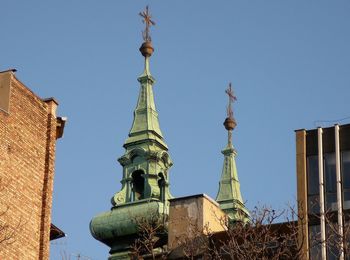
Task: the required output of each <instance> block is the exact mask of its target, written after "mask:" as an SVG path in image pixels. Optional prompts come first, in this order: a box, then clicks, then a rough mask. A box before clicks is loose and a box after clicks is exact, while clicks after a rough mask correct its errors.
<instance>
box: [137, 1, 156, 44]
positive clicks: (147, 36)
mask: <svg viewBox="0 0 350 260" xmlns="http://www.w3.org/2000/svg"><path fill="white" fill-rule="evenodd" d="M139 15H140V16H141V17H142V18H143V20H142V22H143V23H144V24H146V28H145V30H144V31H142V38H143V40H144V41H145V42H150V41H151V40H152V39H151V35H150V33H149V28H150V27H151V26H152V25H156V23H155V22H154V21H152V20H151V18H152V16H151V14H150V13H149V11H148V5H147V6H146V10H145V11H142V12H140V13H139Z"/></svg>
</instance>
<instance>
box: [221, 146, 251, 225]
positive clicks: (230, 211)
mask: <svg viewBox="0 0 350 260" xmlns="http://www.w3.org/2000/svg"><path fill="white" fill-rule="evenodd" d="M222 153H223V155H224V165H223V169H222V174H221V179H220V184H219V191H218V194H217V196H216V201H217V202H218V203H219V204H220V208H221V209H222V210H223V211H224V212H225V213H226V214H227V215H228V216H229V218H230V221H231V222H232V223H234V222H236V221H243V222H248V221H249V212H248V210H247V209H246V207H245V206H244V204H243V199H242V195H241V189H240V184H239V180H238V173H237V167H236V161H235V156H236V155H237V152H236V150H235V149H234V148H233V146H232V144H231V141H230V140H229V142H228V145H227V146H226V148H225V149H224V150H223V151H222Z"/></svg>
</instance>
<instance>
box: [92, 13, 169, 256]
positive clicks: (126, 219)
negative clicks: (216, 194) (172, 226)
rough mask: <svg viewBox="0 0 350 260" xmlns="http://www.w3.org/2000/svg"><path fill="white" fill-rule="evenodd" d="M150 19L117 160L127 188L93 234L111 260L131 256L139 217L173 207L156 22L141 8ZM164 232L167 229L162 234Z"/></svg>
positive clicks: (160, 214)
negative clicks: (158, 100)
mask: <svg viewBox="0 0 350 260" xmlns="http://www.w3.org/2000/svg"><path fill="white" fill-rule="evenodd" d="M140 16H142V18H143V22H144V23H145V25H146V28H145V30H144V31H143V40H144V42H143V44H142V45H141V47H140V52H141V54H142V56H143V57H144V60H145V65H144V71H143V73H142V74H141V76H140V77H139V78H138V81H139V83H140V92H139V97H138V101H137V105H136V108H135V111H134V120H133V123H132V127H131V130H130V132H129V135H128V138H127V139H126V141H125V143H124V145H123V146H124V148H125V153H124V155H123V156H121V157H120V158H119V159H118V161H119V163H120V164H121V166H122V167H123V176H122V180H121V184H122V188H121V190H120V191H119V192H117V193H116V194H115V195H114V196H113V197H112V199H111V203H112V208H111V210H110V211H108V212H104V213H102V214H100V215H97V216H96V217H94V218H93V219H92V220H91V223H90V230H91V234H92V235H93V236H94V238H96V239H97V240H99V241H101V242H102V243H104V244H106V245H108V246H109V247H110V248H111V250H110V257H109V260H117V259H130V252H131V246H132V244H133V243H134V241H135V239H136V238H137V233H138V230H137V229H138V227H137V224H136V222H137V219H142V220H143V221H145V220H146V221H147V219H149V221H154V219H155V218H156V219H158V220H161V221H165V220H166V218H167V216H168V212H169V202H168V200H169V199H170V198H171V195H170V193H169V176H168V174H169V169H170V167H171V166H172V164H173V163H172V161H171V159H170V156H169V154H168V146H167V145H166V143H165V141H164V137H163V134H162V132H161V130H160V127H159V121H158V113H157V110H156V106H155V103H154V97H153V84H154V83H155V79H154V78H153V77H152V75H151V73H150V57H151V55H152V53H153V51H154V48H153V46H152V42H151V37H150V32H149V29H150V26H151V25H155V23H154V22H153V21H152V20H151V15H150V13H149V11H148V7H146V10H145V11H143V12H141V13H140ZM163 235H164V234H163Z"/></svg>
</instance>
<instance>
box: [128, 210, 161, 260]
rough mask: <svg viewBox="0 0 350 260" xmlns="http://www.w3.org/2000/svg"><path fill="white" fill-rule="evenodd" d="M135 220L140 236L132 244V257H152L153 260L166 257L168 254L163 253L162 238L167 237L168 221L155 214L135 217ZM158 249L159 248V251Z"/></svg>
mask: <svg viewBox="0 0 350 260" xmlns="http://www.w3.org/2000/svg"><path fill="white" fill-rule="evenodd" d="M133 220H134V222H135V224H136V226H137V229H138V238H137V239H136V240H135V242H134V244H133V245H132V258H133V259H144V258H148V259H149V258H150V259H152V260H155V259H161V258H164V259H165V255H166V254H163V253H162V252H165V250H163V249H161V248H160V247H161V246H162V245H163V244H164V243H162V238H165V237H166V235H167V232H166V227H165V223H166V221H165V220H164V219H163V218H159V216H156V215H154V214H149V215H147V216H145V217H138V218H134V219H133ZM159 248H160V250H159ZM156 249H158V251H159V252H158V253H157V252H156Z"/></svg>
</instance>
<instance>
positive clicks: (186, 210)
mask: <svg viewBox="0 0 350 260" xmlns="http://www.w3.org/2000/svg"><path fill="white" fill-rule="evenodd" d="M225 220H226V215H225V213H224V212H223V211H222V210H221V209H220V208H219V205H218V204H217V203H216V202H215V201H214V200H213V199H211V198H210V197H208V196H207V195H204V194H200V195H194V196H189V197H184V198H177V199H173V200H171V202H170V211H169V235H168V246H169V248H170V249H173V248H176V247H177V246H179V245H180V244H182V243H184V242H185V241H186V240H188V239H192V238H194V237H196V236H199V235H200V234H207V233H215V232H218V231H223V230H225V225H224V224H225V223H224V222H225Z"/></svg>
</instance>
